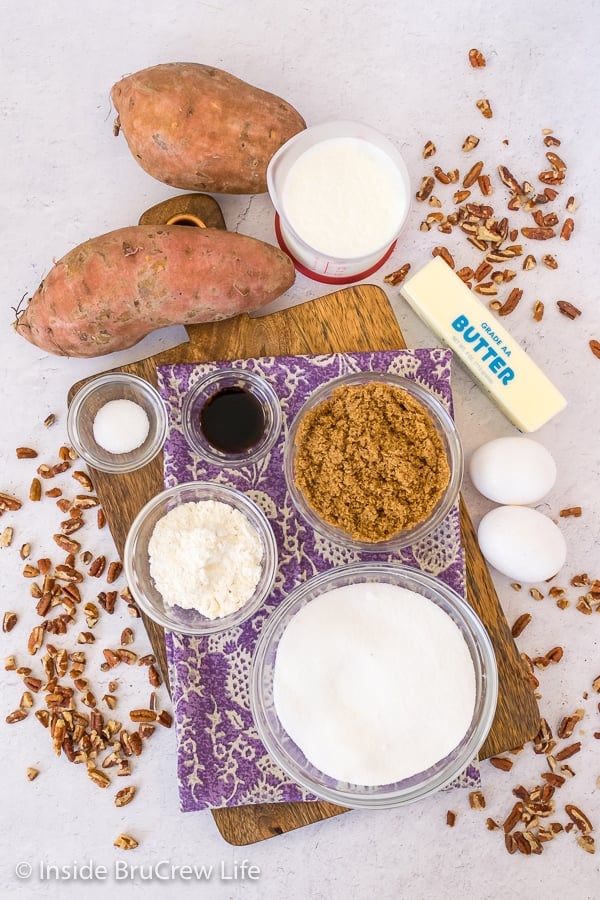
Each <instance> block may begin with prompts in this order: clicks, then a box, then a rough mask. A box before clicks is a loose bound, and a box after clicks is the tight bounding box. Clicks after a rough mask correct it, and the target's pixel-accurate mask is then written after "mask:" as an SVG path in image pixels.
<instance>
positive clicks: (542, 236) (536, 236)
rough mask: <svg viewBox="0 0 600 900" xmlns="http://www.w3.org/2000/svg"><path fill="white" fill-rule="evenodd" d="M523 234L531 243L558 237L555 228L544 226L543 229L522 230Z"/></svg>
mask: <svg viewBox="0 0 600 900" xmlns="http://www.w3.org/2000/svg"><path fill="white" fill-rule="evenodd" d="M521 234H522V235H523V237H526V238H528V239H529V240H531V241H547V240H549V239H550V238H553V237H554V236H555V235H556V232H555V230H554V228H550V227H549V226H542V227H541V228H540V227H538V228H527V227H526V228H521Z"/></svg>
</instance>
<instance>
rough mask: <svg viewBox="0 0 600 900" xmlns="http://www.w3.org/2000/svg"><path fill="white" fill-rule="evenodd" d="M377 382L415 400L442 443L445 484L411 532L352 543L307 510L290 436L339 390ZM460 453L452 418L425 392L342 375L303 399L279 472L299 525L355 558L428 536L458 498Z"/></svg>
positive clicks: (398, 380)
mask: <svg viewBox="0 0 600 900" xmlns="http://www.w3.org/2000/svg"><path fill="white" fill-rule="evenodd" d="M372 382H379V383H382V384H387V385H390V386H391V387H395V388H401V389H402V390H403V391H406V392H407V393H408V394H410V395H411V397H413V398H414V399H415V400H417V401H418V402H419V403H421V405H422V406H423V407H424V408H425V410H426V412H428V413H429V415H430V417H431V419H432V421H433V424H434V426H435V428H436V430H437V432H438V434H439V436H440V438H441V439H442V443H443V446H444V449H445V452H446V457H447V459H448V465H449V467H450V480H449V482H448V485H447V487H446V490H445V491H444V493H443V495H442V497H441V498H440V499H439V500H438V502H437V503H436V505H435V506H434V507H433V509H432V510H431V512H430V514H429V516H428V517H427V518H426V519H424V520H423V521H422V522H420V523H418V524H417V525H415V526H414V528H410V529H407V530H405V531H400V532H398V533H397V534H395V535H393V536H392V537H390V538H388V539H387V540H384V541H361V540H356V539H355V538H353V537H352V536H351V535H350V534H349V533H348V532H346V531H343V530H342V529H341V528H337V527H336V526H335V525H332V524H331V523H329V522H326V521H325V520H324V519H322V518H321V516H320V515H319V514H318V513H317V511H316V510H315V509H314V508H313V507H312V506H311V505H310V503H309V502H308V500H307V499H306V497H305V496H304V493H303V492H302V491H301V490H300V488H299V487H298V485H297V484H296V480H295V477H294V469H295V459H296V451H297V446H296V436H297V434H298V429H299V427H300V424H301V422H302V420H303V418H304V416H305V415H306V414H307V413H309V412H310V411H311V410H313V409H315V408H316V407H317V406H319V404H321V403H322V402H323V401H325V400H327V399H328V398H329V397H330V396H331V394H332V393H333V392H334V391H335V390H336V389H337V388H339V387H345V386H349V385H363V384H371V383H372ZM463 466H464V463H463V451H462V446H461V443H460V439H459V436H458V432H457V430H456V426H455V424H454V420H453V419H452V416H451V415H450V414H449V413H448V412H447V410H446V408H445V407H444V405H443V404H442V403H441V401H440V400H438V398H437V397H436V396H435V395H434V394H432V393H431V392H430V391H429V390H427V388H424V387H423V386H422V385H420V384H418V383H416V382H415V381H412V380H411V379H409V378H404V377H403V376H401V375H395V374H393V373H390V372H355V373H352V374H350V375H342V376H341V377H339V378H334V379H333V380H331V381H328V382H326V383H325V384H322V385H321V386H320V387H318V388H317V389H316V390H315V391H313V393H312V394H310V396H309V397H308V398H307V400H306V401H305V403H304V404H303V406H302V407H301V408H300V410H299V411H298V413H297V415H296V416H295V418H294V420H293V422H292V423H291V425H290V428H289V432H288V436H287V440H286V443H285V446H284V452H283V470H284V474H285V480H286V485H287V488H288V491H289V493H290V496H291V498H292V501H293V503H294V505H295V506H296V509H297V510H298V512H299V513H300V515H301V516H302V517H303V518H304V519H305V521H306V522H307V523H308V524H309V525H310V526H311V527H312V528H313V529H314V530H315V531H317V532H318V533H320V534H321V535H322V536H323V537H325V538H326V539H327V540H329V541H332V542H333V543H335V544H339V545H341V546H343V547H347V548H349V549H352V550H356V551H357V552H360V553H382V552H389V553H393V552H395V551H397V550H400V549H402V547H407V546H408V545H409V544H414V543H416V542H417V541H420V540H421V539H422V538H424V537H425V536H426V535H427V534H429V533H430V532H431V531H433V530H434V529H435V528H437V526H438V525H439V524H440V523H441V522H442V521H443V520H444V518H445V517H446V515H447V514H448V512H449V511H450V509H451V507H452V506H453V504H454V503H455V502H456V499H457V497H458V494H459V491H460V486H461V483H462V477H463Z"/></svg>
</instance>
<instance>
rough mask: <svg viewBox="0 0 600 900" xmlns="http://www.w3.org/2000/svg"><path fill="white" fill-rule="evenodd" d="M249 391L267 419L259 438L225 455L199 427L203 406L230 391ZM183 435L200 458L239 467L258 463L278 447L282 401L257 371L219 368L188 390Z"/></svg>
mask: <svg viewBox="0 0 600 900" xmlns="http://www.w3.org/2000/svg"><path fill="white" fill-rule="evenodd" d="M232 388H233V389H237V390H242V391H247V392H248V393H249V394H252V396H253V397H254V398H256V399H257V400H258V401H259V403H260V405H261V408H262V414H263V417H264V427H263V433H262V436H261V437H260V439H259V440H258V441H257V442H256V443H255V444H253V445H252V446H251V447H248V448H247V449H244V450H241V451H239V452H224V451H222V450H220V449H219V448H218V447H216V446H214V445H213V444H211V443H210V442H209V441H208V440H207V438H206V437H205V435H204V433H203V431H202V429H201V427H200V414H201V411H202V409H203V408H204V406H205V405H206V404H207V403H208V402H209V401H210V400H211V399H212V398H213V397H214V396H215V395H216V394H219V393H221V392H222V391H226V390H228V389H232ZM181 422H182V428H183V433H184V436H185V439H186V440H187V442H188V444H189V445H190V447H191V448H192V450H194V451H195V452H196V453H197V454H198V456H200V457H201V458H202V459H203V460H205V461H206V462H208V463H213V464H216V465H219V466H239V465H247V464H249V463H253V462H256V461H257V460H258V459H261V458H262V457H263V456H265V455H266V454H267V453H268V452H269V450H271V449H272V447H273V446H274V445H275V443H276V441H277V438H278V437H279V433H280V431H281V424H282V414H281V406H280V404H279V398H278V396H277V394H276V393H275V390H274V388H273V387H272V386H271V384H270V383H269V382H268V381H266V379H264V378H262V377H261V376H260V375H257V374H256V373H255V372H252V371H250V370H245V369H218V370H217V371H214V372H209V373H207V374H206V375H203V376H202V377H201V378H199V379H198V381H196V383H195V384H193V385H192V387H191V388H190V389H189V391H188V392H187V394H186V395H185V397H184V399H183V405H182V410H181Z"/></svg>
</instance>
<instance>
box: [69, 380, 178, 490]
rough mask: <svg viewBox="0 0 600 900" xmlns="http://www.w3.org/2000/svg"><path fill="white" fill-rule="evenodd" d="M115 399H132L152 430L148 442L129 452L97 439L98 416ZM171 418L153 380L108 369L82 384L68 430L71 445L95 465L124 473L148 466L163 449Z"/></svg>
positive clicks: (116, 472) (73, 405)
mask: <svg viewBox="0 0 600 900" xmlns="http://www.w3.org/2000/svg"><path fill="white" fill-rule="evenodd" d="M111 400H132V401H133V402H134V403H137V404H138V405H139V406H141V407H142V409H143V410H144V411H145V413H146V415H147V416H148V421H149V423H150V429H149V431H148V436H147V437H146V439H145V441H144V442H143V443H142V444H141V445H140V446H139V447H136V448H135V450H131V451H130V452H129V453H111V452H109V451H108V450H105V449H104V448H103V447H101V446H100V444H98V443H97V441H96V440H95V438H94V419H95V417H96V414H97V413H98V411H99V410H100V409H101V408H102V407H103V406H104V404H105V403H109V402H110V401H111ZM167 428H168V418H167V410H166V407H165V404H164V403H163V400H162V397H161V396H160V394H159V393H158V391H157V390H156V388H154V387H153V386H152V385H151V384H149V382H147V381H145V380H144V379H143V378H139V377H138V376H137V375H129V374H127V373H125V372H108V373H107V374H105V375H98V376H97V377H96V378H92V379H91V380H90V381H88V382H87V383H86V384H84V385H83V387H81V388H80V389H79V390H78V391H77V393H76V394H75V396H74V397H73V400H72V401H71V405H70V406H69V412H68V416H67V432H68V434H69V440H70V441H71V444H72V445H73V447H74V448H75V450H76V451H77V453H78V454H79V456H80V457H81V458H82V459H84V460H85V461H86V462H87V463H88V464H89V465H90V466H92V468H94V469H98V470H99V471H101V472H111V473H113V474H117V475H119V474H122V473H124V472H133V471H135V470H136V469H140V468H141V467H142V466H145V465H147V463H149V462H150V461H151V460H152V459H154V457H155V456H156V454H157V453H159V452H160V451H161V450H162V447H163V444H164V442H165V438H166V436H167Z"/></svg>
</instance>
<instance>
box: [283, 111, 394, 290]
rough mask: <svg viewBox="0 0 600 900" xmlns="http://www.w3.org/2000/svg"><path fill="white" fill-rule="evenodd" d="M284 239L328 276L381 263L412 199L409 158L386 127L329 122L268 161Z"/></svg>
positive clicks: (307, 264) (321, 276)
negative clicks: (376, 127)
mask: <svg viewBox="0 0 600 900" xmlns="http://www.w3.org/2000/svg"><path fill="white" fill-rule="evenodd" d="M267 186H268V190H269V194H270V197H271V200H272V202H273V205H274V207H275V210H276V232H277V238H278V241H279V243H280V245H281V247H282V248H283V249H284V250H285V251H286V252H287V253H288V254H289V255H290V256H291V257H292V259H293V260H294V262H295V264H296V267H297V268H298V269H299V270H300V271H302V272H304V274H307V275H309V277H313V278H316V279H317V280H320V281H325V282H331V283H344V282H348V281H354V280H358V279H359V278H362V277H366V276H367V275H369V274H371V273H372V272H374V271H376V269H378V268H379V267H380V266H381V265H382V264H383V263H384V262H385V260H386V259H387V258H388V256H389V255H390V253H391V252H392V250H393V248H394V245H395V241H396V239H397V237H398V235H399V234H400V231H401V229H402V226H403V225H404V223H405V221H406V218H407V215H408V211H409V206H410V200H409V198H410V180H409V176H408V171H407V168H406V165H405V163H404V160H403V159H402V157H401V156H400V154H399V153H398V151H397V149H396V147H395V146H394V144H393V143H392V142H391V141H390V140H389V139H388V138H387V137H385V135H383V134H381V133H380V132H378V131H376V130H375V129H374V128H371V127H370V126H368V125H363V124H361V123H358V122H327V123H324V124H321V125H315V126H313V127H311V128H307V129H305V130H304V131H301V132H300V133H299V134H297V135H295V136H294V137H293V138H291V140H289V141H287V142H286V143H285V144H284V145H283V146H282V147H281V148H280V149H279V150H278V151H277V153H276V154H275V155H274V156H273V158H272V160H271V162H270V164H269V166H268V169H267Z"/></svg>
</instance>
